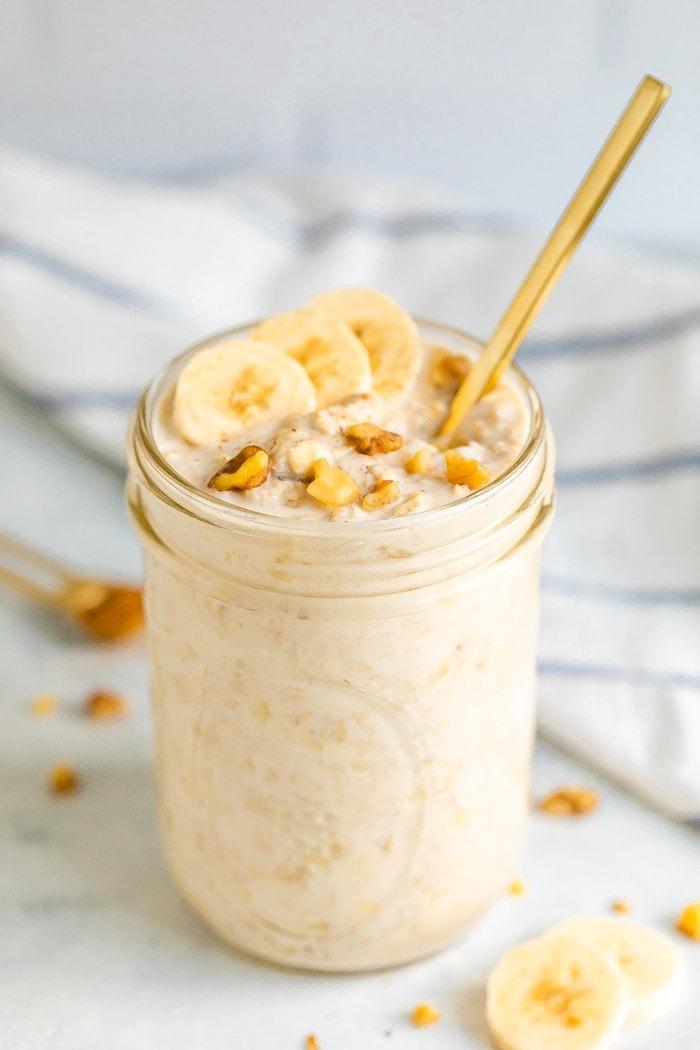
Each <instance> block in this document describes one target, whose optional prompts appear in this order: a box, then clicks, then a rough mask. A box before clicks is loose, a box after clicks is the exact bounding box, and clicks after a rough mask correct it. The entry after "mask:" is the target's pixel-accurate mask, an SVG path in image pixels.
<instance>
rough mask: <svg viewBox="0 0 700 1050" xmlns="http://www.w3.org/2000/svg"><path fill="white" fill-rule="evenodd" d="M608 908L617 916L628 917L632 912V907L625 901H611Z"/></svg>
mask: <svg viewBox="0 0 700 1050" xmlns="http://www.w3.org/2000/svg"><path fill="white" fill-rule="evenodd" d="M610 907H611V908H612V910H613V911H614V912H616V913H617V914H618V915H629V913H630V912H631V911H632V905H631V904H628V903H627V901H613V902H612V904H611V905H610Z"/></svg>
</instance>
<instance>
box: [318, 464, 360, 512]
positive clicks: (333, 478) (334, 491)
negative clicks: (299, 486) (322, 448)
mask: <svg viewBox="0 0 700 1050" xmlns="http://www.w3.org/2000/svg"><path fill="white" fill-rule="evenodd" d="M313 472H314V480H313V481H312V482H311V484H310V485H307V488H306V491H307V492H308V494H309V495H310V496H312V497H313V498H314V499H315V500H318V502H319V503H323V504H324V505H325V506H326V507H346V506H347V505H348V503H352V502H353V501H354V500H356V499H357V497H358V496H359V495H360V490H359V488H358V487H357V483H356V481H355V479H354V478H352V477H350V475H349V474H346V473H345V471H344V470H341V469H340V468H339V467H332V466H331V465H330V463H329V462H328V460H326V459H317V460H316V462H315V463H314V464H313Z"/></svg>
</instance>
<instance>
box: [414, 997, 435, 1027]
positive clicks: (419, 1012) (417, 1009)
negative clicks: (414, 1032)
mask: <svg viewBox="0 0 700 1050" xmlns="http://www.w3.org/2000/svg"><path fill="white" fill-rule="evenodd" d="M439 1020H440V1011H439V1010H436V1009H435V1007H434V1006H432V1005H431V1003H418V1005H417V1006H414V1007H413V1010H412V1012H411V1023H412V1024H414V1025H415V1026H416V1028H424V1027H425V1026H426V1025H429V1024H435V1022H436V1021H439Z"/></svg>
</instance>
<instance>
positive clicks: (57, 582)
mask: <svg viewBox="0 0 700 1050" xmlns="http://www.w3.org/2000/svg"><path fill="white" fill-rule="evenodd" d="M78 578H79V577H78V575H77V573H73V572H71V571H70V570H69V569H68V568H66V566H65V565H63V563H62V562H60V561H58V559H56V558H52V557H51V555H50V554H45V553H44V551H38V550H36V549H35V548H34V547H30V546H28V544H26V543H22V541H21V540H18V539H15V537H14V536H8V535H7V534H6V533H0V584H3V585H4V586H6V587H9V588H10V589H11V590H13V591H16V592H17V593H18V594H22V595H24V596H25V597H26V598H31V599H33V600H34V601H37V602H40V603H43V604H47V605H54V604H56V603H57V602H58V601H60V599H61V596H62V595H63V594H64V592H65V591H66V590H67V588H69V587H70V586H72V585H74V584H75V582H76V580H78Z"/></svg>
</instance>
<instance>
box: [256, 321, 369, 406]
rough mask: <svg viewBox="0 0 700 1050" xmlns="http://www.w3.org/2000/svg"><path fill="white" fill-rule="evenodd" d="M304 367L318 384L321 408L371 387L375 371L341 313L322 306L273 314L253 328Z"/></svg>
mask: <svg viewBox="0 0 700 1050" xmlns="http://www.w3.org/2000/svg"><path fill="white" fill-rule="evenodd" d="M252 338H253V339H261V340H262V341H263V342H265V343H269V344H270V345H271V346H276V347H277V348H278V349H280V350H283V351H284V352H285V354H289V355H290V356H291V357H293V358H294V359H295V361H298V362H299V364H300V365H301V366H302V367H303V368H304V369H305V371H306V372H307V374H308V376H309V378H310V379H311V382H312V383H313V384H314V386H315V388H316V400H317V404H318V407H319V408H326V407H327V406H328V405H334V404H335V403H336V402H337V401H342V400H343V399H344V398H346V397H350V396H351V395H352V394H366V393H367V392H368V391H369V390H371V389H372V371H371V369H370V366H369V355H368V353H367V350H366V349H365V347H364V344H363V343H362V342H361V341H360V340H359V339H358V338H357V336H356V335H354V334H353V332H352V331H351V329H350V328H349V326H348V325H347V324H345V322H344V321H342V320H341V319H340V318H339V317H336V316H335V315H334V314H332V313H322V312H321V311H320V310H294V311H292V312H291V313H288V314H278V315H277V316H276V317H270V318H268V320H266V321H262V323H261V324H259V325H258V326H257V328H255V329H254V330H253V333H252Z"/></svg>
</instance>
